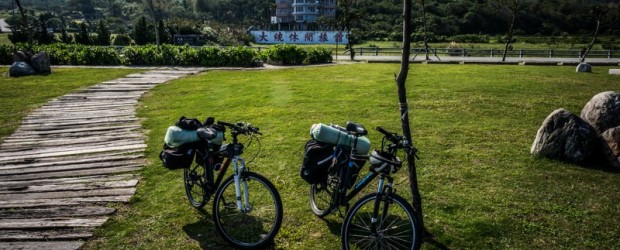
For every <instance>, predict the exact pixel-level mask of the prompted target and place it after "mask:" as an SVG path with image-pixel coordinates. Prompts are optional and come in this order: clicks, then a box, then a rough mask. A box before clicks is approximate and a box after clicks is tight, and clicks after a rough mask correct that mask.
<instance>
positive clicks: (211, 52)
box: [196, 47, 225, 67]
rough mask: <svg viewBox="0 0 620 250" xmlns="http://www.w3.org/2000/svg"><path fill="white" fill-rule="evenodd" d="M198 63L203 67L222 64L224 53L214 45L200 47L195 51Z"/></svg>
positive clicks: (223, 63) (223, 62)
mask: <svg viewBox="0 0 620 250" xmlns="http://www.w3.org/2000/svg"><path fill="white" fill-rule="evenodd" d="M196 54H197V57H198V65H200V66H204V67H219V66H224V65H225V61H224V55H223V54H222V50H221V49H219V48H216V47H201V48H200V49H198V50H197V51H196Z"/></svg>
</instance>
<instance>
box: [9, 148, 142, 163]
mask: <svg viewBox="0 0 620 250" xmlns="http://www.w3.org/2000/svg"><path fill="white" fill-rule="evenodd" d="M115 155H127V156H129V155H144V148H138V149H129V150H123V151H106V152H94V153H89V154H83V155H79V157H76V156H75V155H60V156H49V157H40V156H39V157H37V158H23V159H13V160H10V161H0V165H4V166H8V165H18V164H34V163H48V162H55V161H66V160H69V159H88V158H92V157H106V156H115Z"/></svg>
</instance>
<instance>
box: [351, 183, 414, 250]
mask: <svg viewBox="0 0 620 250" xmlns="http://www.w3.org/2000/svg"><path fill="white" fill-rule="evenodd" d="M376 199H377V194H376V193H372V194H368V195H366V196H364V197H362V198H361V199H360V200H358V201H357V202H356V203H355V204H354V205H353V207H352V208H351V209H350V210H349V211H348V212H347V215H346V216H345V219H344V222H343V223H342V230H341V235H340V236H341V237H340V238H341V240H342V249H419V247H420V244H421V238H420V237H421V236H420V233H421V232H422V229H421V228H420V224H419V223H418V217H417V214H416V212H415V210H414V209H413V207H411V205H410V204H409V203H408V202H407V201H406V200H405V199H404V198H402V197H401V196H399V195H397V194H392V197H391V199H382V200H380V201H378V202H380V206H379V215H378V216H377V232H376V233H373V232H371V229H370V221H371V217H372V213H373V212H372V211H373V208H374V206H375V202H377V201H376ZM388 200H389V201H388ZM386 205H388V212H387V213H386V214H383V213H384V208H385V206H386Z"/></svg>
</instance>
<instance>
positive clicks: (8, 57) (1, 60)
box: [0, 45, 13, 65]
mask: <svg viewBox="0 0 620 250" xmlns="http://www.w3.org/2000/svg"><path fill="white" fill-rule="evenodd" d="M11 63H13V46H9V45H0V64H3V65H8V64H11Z"/></svg>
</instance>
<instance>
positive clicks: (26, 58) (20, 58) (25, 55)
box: [13, 50, 32, 64]
mask: <svg viewBox="0 0 620 250" xmlns="http://www.w3.org/2000/svg"><path fill="white" fill-rule="evenodd" d="M30 58H32V54H30V53H29V52H28V51H21V50H15V51H13V62H26V63H28V64H30Z"/></svg>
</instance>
